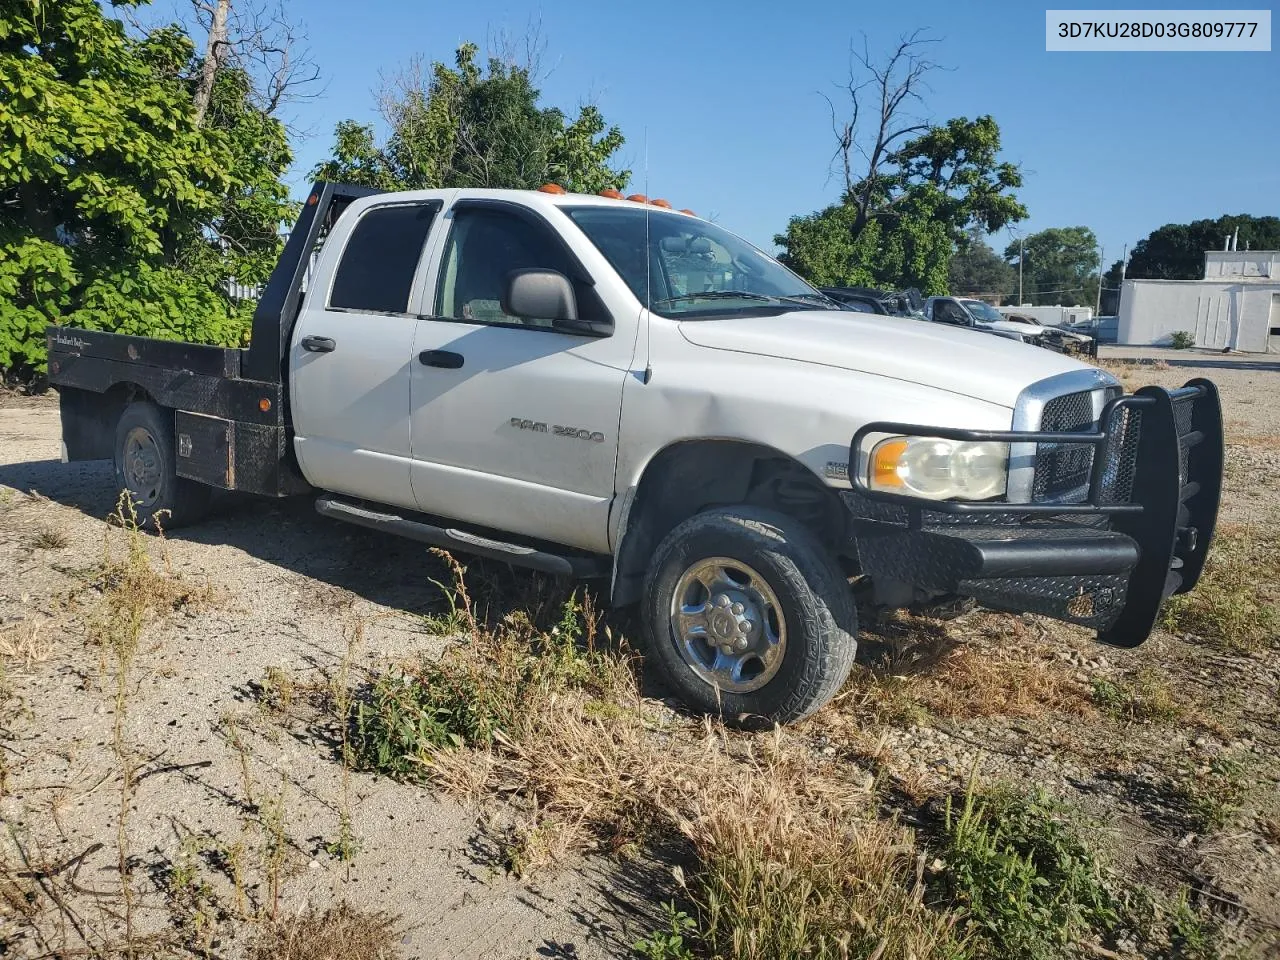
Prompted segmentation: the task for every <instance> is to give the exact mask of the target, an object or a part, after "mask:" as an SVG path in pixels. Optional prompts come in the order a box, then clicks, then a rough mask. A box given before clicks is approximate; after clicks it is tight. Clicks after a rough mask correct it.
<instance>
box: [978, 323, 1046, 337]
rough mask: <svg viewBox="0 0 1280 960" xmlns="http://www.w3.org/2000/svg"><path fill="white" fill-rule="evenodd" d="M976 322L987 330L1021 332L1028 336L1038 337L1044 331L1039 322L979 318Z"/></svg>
mask: <svg viewBox="0 0 1280 960" xmlns="http://www.w3.org/2000/svg"><path fill="white" fill-rule="evenodd" d="M976 322H977V324H978V326H980V327H982V328H984V329H986V330H999V331H1001V332H1003V333H1020V334H1022V335H1023V336H1028V337H1038V336H1040V335H1041V334H1043V333H1044V327H1042V326H1040V324H1038V323H1014V322H1013V321H1012V320H978V321H976Z"/></svg>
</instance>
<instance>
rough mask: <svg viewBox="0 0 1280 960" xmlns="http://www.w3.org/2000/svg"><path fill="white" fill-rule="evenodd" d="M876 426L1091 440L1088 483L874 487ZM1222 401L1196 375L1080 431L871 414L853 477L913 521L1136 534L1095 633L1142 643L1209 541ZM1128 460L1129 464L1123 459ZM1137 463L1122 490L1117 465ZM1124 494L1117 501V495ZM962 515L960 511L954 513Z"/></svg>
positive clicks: (964, 436)
mask: <svg viewBox="0 0 1280 960" xmlns="http://www.w3.org/2000/svg"><path fill="white" fill-rule="evenodd" d="M872 434H889V435H895V436H922V437H939V438H941V439H944V440H955V441H975V442H980V441H985V442H993V443H1008V444H1054V445H1056V446H1058V447H1059V448H1060V447H1061V446H1066V445H1072V444H1075V445H1080V444H1087V445H1089V446H1090V447H1092V448H1093V451H1094V453H1093V463H1092V465H1091V468H1090V477H1089V486H1088V492H1087V495H1086V496H1085V498H1084V499H1083V501H1081V502H1073V503H1035V502H1033V503H1009V502H1007V501H1004V500H999V501H980V502H974V501H962V500H930V499H927V498H924V497H913V496H910V495H908V494H901V493H892V492H889V491H884V490H873V489H871V487H870V486H869V485H868V483H867V479H866V476H865V474H864V471H863V470H862V469H861V468H860V466H859V464H860V462H861V459H860V458H861V451H862V449H863V443H864V441H865V440H866V438H867V437H868V436H870V435H872ZM1222 462H1223V435H1222V406H1221V401H1220V400H1219V397H1218V389H1217V387H1216V386H1215V385H1214V383H1213V382H1212V381H1210V380H1205V379H1200V378H1197V379H1195V380H1191V381H1188V382H1187V384H1186V385H1185V386H1183V387H1180V388H1179V389H1177V390H1165V389H1164V388H1162V387H1154V386H1151V387H1143V388H1142V389H1140V390H1138V391H1137V393H1134V394H1131V395H1128V396H1123V397H1117V398H1115V399H1113V400H1111V401H1110V402H1108V403H1107V405H1106V406H1105V407H1104V408H1103V411H1102V415H1101V416H1100V417H1099V418H1098V426H1097V427H1096V428H1094V429H1092V430H1089V431H1082V432H1050V431H1022V430H963V429H954V428H950V427H929V426H924V425H921V424H909V423H888V422H881V423H870V424H867V425H866V426H865V427H862V428H861V429H860V430H858V432H857V433H856V434H854V437H853V441H852V443H851V444H850V448H849V463H850V466H851V469H850V471H849V481H850V483H851V484H852V486H853V488H854V490H855V491H856V492H857V493H858V494H859V495H860V496H862V497H865V498H867V499H869V500H877V501H881V502H884V503H892V504H897V505H898V506H901V507H905V508H906V512H907V525H908V527H909V528H910V529H912V530H920V529H923V527H924V523H925V516H926V514H953V515H960V516H962V517H968V518H973V519H975V520H981V519H982V518H983V517H990V518H991V519H992V520H993V521H998V522H1008V521H1009V520H1010V519H1013V520H1015V521H1016V520H1023V519H1026V520H1034V519H1037V518H1039V519H1042V520H1043V519H1045V518H1048V517H1054V518H1064V519H1066V518H1070V517H1080V516H1083V517H1092V518H1095V520H1096V519H1098V518H1101V519H1102V521H1103V522H1105V523H1108V524H1109V526H1110V528H1111V529H1112V530H1114V531H1116V532H1118V533H1123V534H1126V535H1128V536H1130V537H1132V538H1133V539H1134V541H1135V542H1136V543H1137V544H1138V548H1139V560H1138V563H1137V565H1136V566H1135V567H1134V569H1133V571H1132V572H1131V573H1130V575H1129V582H1128V589H1127V596H1126V600H1125V604H1124V607H1123V609H1122V610H1121V611H1120V613H1119V615H1118V616H1117V617H1116V618H1115V620H1114V621H1113V623H1112V624H1111V625H1110V626H1109V627H1108V629H1106V630H1104V631H1102V632H1101V633H1100V634H1099V639H1100V640H1102V641H1103V642H1105V643H1110V644H1113V645H1116V646H1124V647H1131V646H1137V644H1139V643H1141V642H1142V640H1144V639H1145V638H1146V636H1147V635H1148V634H1149V633H1150V632H1151V630H1152V629H1153V627H1154V626H1155V622H1156V618H1157V617H1158V616H1159V612H1160V606H1161V604H1162V603H1163V602H1164V600H1165V599H1166V598H1168V597H1169V596H1171V595H1173V594H1175V593H1185V592H1186V591H1188V590H1190V589H1191V588H1192V587H1194V586H1195V585H1196V583H1197V581H1198V580H1199V579H1200V575H1201V573H1202V572H1203V570H1204V563H1205V558H1206V557H1207V555H1208V551H1209V546H1210V544H1211V543H1212V541H1213V534H1214V528H1215V526H1216V523H1217V516H1218V504H1219V500H1220V498H1221V493H1222ZM1121 464H1123V465H1124V466H1123V467H1119V466H1118V465H1121ZM1118 469H1120V470H1131V471H1132V476H1131V477H1126V478H1125V479H1126V482H1125V483H1124V484H1123V487H1124V488H1125V491H1126V494H1127V495H1126V496H1123V497H1117V496H1116V492H1117V483H1116V482H1115V474H1116V472H1117V470H1118ZM1113 501H1119V502H1113ZM957 519H959V517H958V518H957Z"/></svg>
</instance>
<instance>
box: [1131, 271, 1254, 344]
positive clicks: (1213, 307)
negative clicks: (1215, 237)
mask: <svg viewBox="0 0 1280 960" xmlns="http://www.w3.org/2000/svg"><path fill="white" fill-rule="evenodd" d="M1180 330H1184V331H1186V332H1187V333H1190V334H1192V335H1193V336H1194V337H1195V344H1196V346H1197V347H1206V348H1210V349H1217V350H1222V349H1231V350H1244V351H1248V352H1255V353H1263V352H1266V351H1267V350H1268V349H1271V350H1275V351H1280V251H1277V250H1210V251H1208V252H1206V253H1205V264H1204V277H1203V279H1200V280H1125V281H1124V282H1123V283H1122V284H1121V287H1120V324H1119V336H1118V341H1119V342H1120V343H1124V344H1132V345H1150V346H1168V345H1169V344H1170V342H1171V341H1172V338H1173V334H1174V333H1176V332H1177V331H1180Z"/></svg>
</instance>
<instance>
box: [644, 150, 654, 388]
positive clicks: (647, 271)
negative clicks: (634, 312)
mask: <svg viewBox="0 0 1280 960" xmlns="http://www.w3.org/2000/svg"><path fill="white" fill-rule="evenodd" d="M644 195H645V198H646V199H645V204H644V380H642V381H641V382H642V383H648V382H649V381H650V380H652V379H653V363H652V361H651V358H650V356H649V326H650V324H652V322H653V279H652V278H653V269H652V266H653V264H652V262H651V258H652V256H653V246H652V244H651V243H650V242H649V214H650V210H649V201H648V196H649V128H648V127H647V126H646V127H645V128H644Z"/></svg>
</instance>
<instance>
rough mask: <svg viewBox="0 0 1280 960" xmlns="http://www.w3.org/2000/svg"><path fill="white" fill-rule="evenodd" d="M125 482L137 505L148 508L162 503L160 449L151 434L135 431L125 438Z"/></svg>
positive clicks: (144, 429) (144, 430)
mask: <svg viewBox="0 0 1280 960" xmlns="http://www.w3.org/2000/svg"><path fill="white" fill-rule="evenodd" d="M123 465H124V480H125V484H126V486H128V488H129V493H131V494H132V495H133V499H134V502H135V503H136V504H138V506H141V507H149V506H151V505H152V504H154V503H155V502H156V501H157V500H159V499H160V482H161V480H162V479H163V477H164V470H163V466H162V461H161V458H160V445H159V444H157V443H156V438H155V437H153V436H152V435H151V431H149V430H147V429H146V428H145V427H134V428H133V429H132V430H130V431H129V432H128V434H127V435H126V436H125V438H124V464H123Z"/></svg>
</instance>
